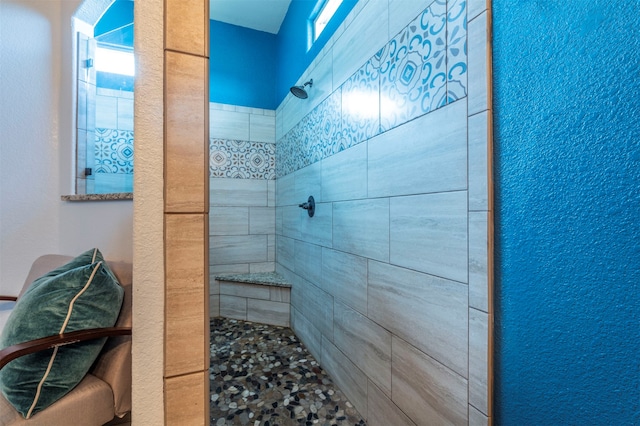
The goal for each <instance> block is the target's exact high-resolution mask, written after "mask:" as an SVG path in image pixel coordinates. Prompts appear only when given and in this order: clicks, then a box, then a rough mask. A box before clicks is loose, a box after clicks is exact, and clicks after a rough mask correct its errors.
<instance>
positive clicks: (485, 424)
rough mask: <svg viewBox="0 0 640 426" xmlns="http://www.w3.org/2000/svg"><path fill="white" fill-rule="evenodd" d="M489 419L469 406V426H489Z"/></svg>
mask: <svg viewBox="0 0 640 426" xmlns="http://www.w3.org/2000/svg"><path fill="white" fill-rule="evenodd" d="M490 425H491V421H490V418H489V417H487V416H486V415H484V414H482V413H481V412H480V411H478V410H477V409H476V408H475V407H474V406H473V405H469V426H490Z"/></svg>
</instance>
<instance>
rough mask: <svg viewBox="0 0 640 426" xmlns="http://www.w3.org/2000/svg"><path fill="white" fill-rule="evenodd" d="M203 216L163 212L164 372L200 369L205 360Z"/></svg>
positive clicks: (171, 373) (204, 217)
mask: <svg viewBox="0 0 640 426" xmlns="http://www.w3.org/2000/svg"><path fill="white" fill-rule="evenodd" d="M205 220H206V215H202V214H199V215H198V214H189V215H165V339H166V340H165V375H166V376H174V375H179V374H185V373H189V372H193V371H198V370H203V369H205V368H206V366H207V364H208V348H205V346H206V344H205V341H208V334H209V333H208V332H209V330H208V324H209V321H208V319H209V312H208V310H207V311H205V309H206V308H207V305H208V301H206V300H205V298H208V296H209V288H208V286H207V281H206V276H205V273H206V267H205V264H206V262H207V259H206V257H205V247H206V240H205V238H206V237H205V232H206V226H205ZM187 330H188V333H187V332H186V331H187ZM205 349H206V356H205Z"/></svg>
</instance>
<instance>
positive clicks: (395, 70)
mask: <svg viewBox="0 0 640 426" xmlns="http://www.w3.org/2000/svg"><path fill="white" fill-rule="evenodd" d="M446 36H447V4H446V1H445V0H436V1H434V2H433V3H432V4H431V6H429V7H428V8H427V9H425V10H424V11H423V12H422V13H421V14H420V15H418V17H417V18H416V19H415V20H414V21H413V22H411V23H410V24H409V25H408V27H407V28H405V29H404V30H403V31H401V32H400V33H399V34H398V35H397V36H396V37H395V38H394V39H393V40H391V41H390V42H389V43H388V45H387V47H386V48H384V49H383V51H384V53H386V54H387V56H386V58H384V59H385V62H384V64H383V68H382V69H381V70H380V74H381V76H380V104H381V107H380V115H381V123H382V130H383V131H386V130H389V129H392V128H394V127H396V126H398V125H400V124H402V123H406V122H407V121H409V120H412V119H414V118H416V117H418V116H420V115H423V114H426V113H428V112H429V111H433V110H435V109H437V108H439V107H441V106H444V105H446V103H447V99H446V83H447V78H446V73H447V71H446V66H447V60H446ZM384 53H383V54H384Z"/></svg>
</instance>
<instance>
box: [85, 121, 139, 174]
mask: <svg viewBox="0 0 640 426" xmlns="http://www.w3.org/2000/svg"><path fill="white" fill-rule="evenodd" d="M95 134H96V142H95V148H94V155H95V167H94V170H93V172H94V173H120V174H133V131H131V130H116V129H96V132H95Z"/></svg>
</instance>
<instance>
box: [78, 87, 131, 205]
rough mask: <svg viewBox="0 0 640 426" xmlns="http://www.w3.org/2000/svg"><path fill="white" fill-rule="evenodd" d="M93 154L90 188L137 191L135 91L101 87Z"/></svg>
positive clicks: (89, 189)
mask: <svg viewBox="0 0 640 426" xmlns="http://www.w3.org/2000/svg"><path fill="white" fill-rule="evenodd" d="M93 156H94V159H93V179H88V182H87V185H88V186H89V187H88V188H87V189H88V192H96V193H105V192H132V191H133V92H129V91H123V90H113V89H105V88H101V87H98V88H97V91H96V123H95V145H94V151H93ZM92 181H93V182H92ZM91 185H93V188H92V187H91Z"/></svg>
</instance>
